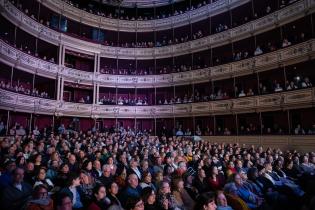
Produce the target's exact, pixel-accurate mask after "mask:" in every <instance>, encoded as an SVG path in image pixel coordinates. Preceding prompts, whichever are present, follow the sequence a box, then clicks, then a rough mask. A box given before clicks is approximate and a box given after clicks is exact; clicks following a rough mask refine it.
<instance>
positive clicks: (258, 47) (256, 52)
mask: <svg viewBox="0 0 315 210" xmlns="http://www.w3.org/2000/svg"><path fill="white" fill-rule="evenodd" d="M261 54H263V51H262V49H261V48H260V46H257V48H256V50H255V52H254V55H255V56H256V55H261Z"/></svg>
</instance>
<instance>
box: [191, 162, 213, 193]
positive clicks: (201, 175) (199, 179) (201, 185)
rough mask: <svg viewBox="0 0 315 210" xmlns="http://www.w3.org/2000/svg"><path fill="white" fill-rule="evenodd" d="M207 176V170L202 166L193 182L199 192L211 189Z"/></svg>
mask: <svg viewBox="0 0 315 210" xmlns="http://www.w3.org/2000/svg"><path fill="white" fill-rule="evenodd" d="M206 178H207V176H206V172H205V170H204V169H202V168H200V169H199V170H198V172H197V176H196V177H195V179H194V183H193V186H194V187H195V188H196V189H197V190H198V193H199V194H201V193H204V192H207V191H209V187H208V183H207V180H206Z"/></svg>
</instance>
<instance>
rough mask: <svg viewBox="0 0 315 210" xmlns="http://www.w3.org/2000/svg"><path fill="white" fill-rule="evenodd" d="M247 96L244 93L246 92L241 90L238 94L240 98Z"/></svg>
mask: <svg viewBox="0 0 315 210" xmlns="http://www.w3.org/2000/svg"><path fill="white" fill-rule="evenodd" d="M244 96H246V94H245V93H244V90H241V92H240V93H239V94H238V97H244Z"/></svg>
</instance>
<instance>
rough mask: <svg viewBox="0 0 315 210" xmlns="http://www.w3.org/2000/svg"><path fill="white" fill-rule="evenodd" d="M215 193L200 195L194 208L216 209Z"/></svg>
mask: <svg viewBox="0 0 315 210" xmlns="http://www.w3.org/2000/svg"><path fill="white" fill-rule="evenodd" d="M216 209H217V205H216V203H215V195H214V193H212V192H207V193H203V194H201V195H199V196H198V198H197V201H196V205H195V208H194V210H216Z"/></svg>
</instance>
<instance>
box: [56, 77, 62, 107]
mask: <svg viewBox="0 0 315 210" xmlns="http://www.w3.org/2000/svg"><path fill="white" fill-rule="evenodd" d="M60 79H61V77H60V75H57V98H56V100H57V101H59V100H60V89H61V88H60Z"/></svg>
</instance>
